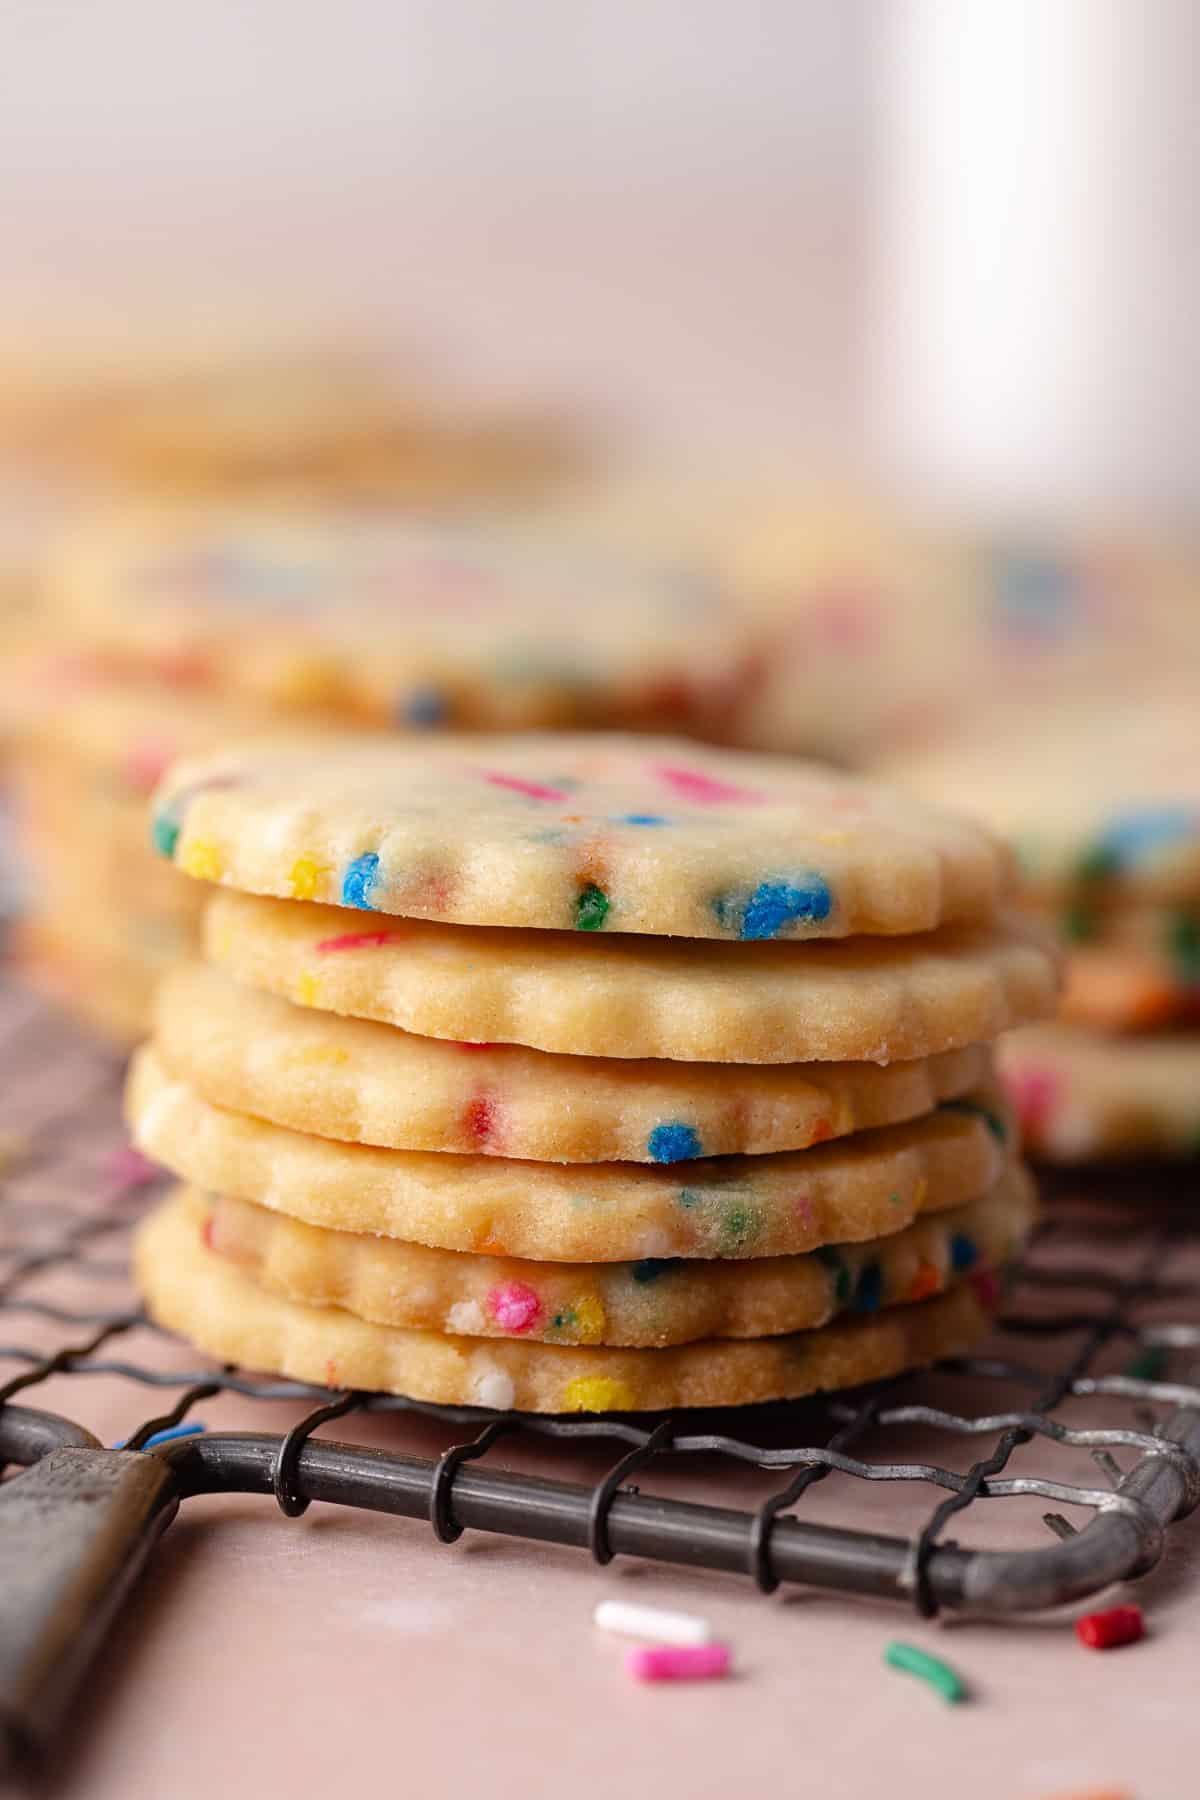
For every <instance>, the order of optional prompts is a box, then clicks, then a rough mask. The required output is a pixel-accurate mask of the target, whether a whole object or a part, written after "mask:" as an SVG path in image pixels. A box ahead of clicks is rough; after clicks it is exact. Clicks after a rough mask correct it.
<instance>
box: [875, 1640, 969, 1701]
mask: <svg viewBox="0 0 1200 1800" xmlns="http://www.w3.org/2000/svg"><path fill="white" fill-rule="evenodd" d="M883 1660H884V1662H885V1663H887V1665H888V1667H889V1668H890V1669H903V1671H904V1673H905V1674H906V1675H915V1676H916V1677H917V1680H918V1681H926V1682H928V1683H929V1686H930V1687H931V1688H934V1689H936V1691H937V1692H938V1693H939V1694H940V1695H941V1696H942V1699H943V1700H945V1701H947V1702H948V1703H949V1705H951V1706H957V1705H958V1703H959V1701H960V1700H965V1699H966V1697H967V1689H966V1684H965V1682H964V1681H963V1679H962V1677H961V1676H959V1675H956V1674H955V1673H954V1670H953V1669H952V1668H951V1667H950V1665H949V1664H948V1663H944V1662H941V1661H940V1660H939V1658H938V1657H936V1656H930V1655H929V1653H928V1651H926V1650H918V1649H917V1646H916V1645H915V1644H901V1643H897V1642H896V1641H895V1640H893V1641H892V1643H890V1644H888V1645H886V1646H885V1648H884V1652H883Z"/></svg>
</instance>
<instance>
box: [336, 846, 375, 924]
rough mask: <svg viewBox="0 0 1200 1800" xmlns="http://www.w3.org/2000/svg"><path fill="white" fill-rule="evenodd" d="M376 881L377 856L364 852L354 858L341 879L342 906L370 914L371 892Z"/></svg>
mask: <svg viewBox="0 0 1200 1800" xmlns="http://www.w3.org/2000/svg"><path fill="white" fill-rule="evenodd" d="M378 880H379V856H378V854H377V852H376V851H374V850H366V851H364V852H363V854H362V855H361V856H356V857H355V858H354V861H353V862H352V863H351V864H350V865H349V866H348V868H347V870H346V873H345V875H344V876H343V877H342V905H343V906H357V907H360V908H361V909H362V911H364V912H372V911H373V910H374V908H373V907H372V904H371V891H372V889H373V888H374V886H375V884H376V882H377V881H378Z"/></svg>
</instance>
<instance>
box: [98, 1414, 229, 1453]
mask: <svg viewBox="0 0 1200 1800" xmlns="http://www.w3.org/2000/svg"><path fill="white" fill-rule="evenodd" d="M207 1430H208V1426H207V1425H205V1424H204V1422H203V1421H202V1420H200V1419H193V1420H191V1421H190V1423H188V1424H187V1425H172V1426H170V1427H169V1428H168V1429H167V1430H166V1431H155V1432H153V1433H152V1434H151V1435H150V1436H149V1437H148V1438H147V1439H146V1441H145V1443H144V1444H143V1445H142V1449H143V1450H153V1448H154V1446H155V1445H156V1444H170V1443H173V1442H174V1441H175V1439H176V1438H189V1437H199V1435H200V1433H201V1432H202V1431H207ZM128 1442H129V1439H128V1438H122V1439H121V1441H120V1443H119V1444H114V1445H113V1449H114V1450H123V1449H124V1448H125V1446H126V1444H127V1443H128Z"/></svg>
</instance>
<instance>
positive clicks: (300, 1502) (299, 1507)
mask: <svg viewBox="0 0 1200 1800" xmlns="http://www.w3.org/2000/svg"><path fill="white" fill-rule="evenodd" d="M362 1400H363V1397H362V1395H361V1394H360V1393H359V1392H358V1391H357V1390H356V1389H353V1388H352V1389H350V1390H348V1391H347V1392H346V1393H344V1394H342V1395H341V1396H340V1397H339V1398H338V1399H337V1400H331V1401H330V1403H329V1405H328V1406H318V1407H316V1408H315V1409H314V1410H313V1411H312V1412H310V1413H307V1414H306V1415H305V1417H304V1418H303V1419H300V1420H298V1421H297V1423H296V1424H295V1425H293V1426H292V1429H291V1430H290V1431H289V1432H288V1433H287V1435H286V1436H285V1437H284V1438H282V1439H281V1441H280V1445H279V1452H278V1455H277V1456H276V1458H275V1467H274V1469H273V1470H272V1471H271V1489H272V1492H273V1493H274V1495H275V1502H276V1505H277V1506H278V1507H279V1510H280V1512H281V1513H282V1514H283V1515H284V1517H285V1518H287V1519H299V1518H302V1517H303V1515H304V1514H305V1513H306V1512H307V1511H308V1508H309V1504H310V1503H309V1501H308V1499H307V1498H306V1497H305V1495H303V1494H302V1493H301V1492H300V1488H299V1484H298V1482H297V1479H296V1476H297V1471H298V1469H299V1466H300V1452H301V1451H302V1450H303V1448H304V1446H305V1444H306V1443H307V1442H308V1440H309V1438H310V1437H311V1436H312V1434H313V1432H314V1431H315V1430H316V1429H317V1427H318V1425H324V1424H325V1423H326V1422H327V1421H328V1420H329V1419H340V1418H343V1417H344V1416H345V1414H346V1413H348V1412H353V1410H354V1408H355V1407H356V1406H361V1405H362Z"/></svg>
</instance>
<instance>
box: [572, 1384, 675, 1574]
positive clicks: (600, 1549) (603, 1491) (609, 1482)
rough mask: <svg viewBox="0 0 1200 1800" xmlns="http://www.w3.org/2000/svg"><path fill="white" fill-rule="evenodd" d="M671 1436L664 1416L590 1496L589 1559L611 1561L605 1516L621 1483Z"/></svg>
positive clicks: (672, 1424) (671, 1426)
mask: <svg viewBox="0 0 1200 1800" xmlns="http://www.w3.org/2000/svg"><path fill="white" fill-rule="evenodd" d="M674 1436H675V1420H674V1418H673V1417H668V1418H665V1419H663V1420H662V1421H661V1422H660V1423H659V1424H658V1425H656V1426H655V1428H654V1430H653V1431H652V1432H651V1433H650V1434H649V1436H648V1437H647V1438H646V1441H645V1443H643V1444H635V1445H634V1447H633V1449H632V1450H630V1451H629V1452H628V1454H627V1455H625V1456H623V1457H622V1458H621V1460H620V1462H618V1463H614V1464H613V1466H612V1468H611V1469H610V1470H609V1471H608V1474H607V1475H606V1476H605V1477H604V1479H603V1481H601V1482H600V1483H599V1485H598V1486H597V1488H596V1491H595V1493H594V1494H593V1495H592V1500H591V1505H590V1506H589V1508H588V1549H589V1550H590V1551H591V1556H592V1561H593V1562H594V1563H598V1564H599V1566H600V1567H601V1568H603V1567H604V1566H605V1565H606V1564H607V1563H610V1562H611V1561H612V1559H613V1557H614V1555H615V1554H616V1552H615V1551H614V1550H613V1547H612V1545H611V1544H610V1543H609V1541H608V1515H609V1513H610V1512H611V1511H612V1507H613V1502H614V1500H615V1499H616V1497H617V1494H618V1493H619V1492H620V1488H621V1484H622V1482H623V1481H625V1480H626V1479H627V1478H628V1477H629V1476H630V1475H632V1474H633V1473H634V1471H635V1470H636V1469H640V1468H641V1467H642V1465H643V1463H648V1462H649V1461H650V1458H651V1457H652V1456H657V1454H658V1452H659V1451H660V1450H666V1449H669V1448H670V1445H671V1442H672V1440H673V1439H674Z"/></svg>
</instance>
